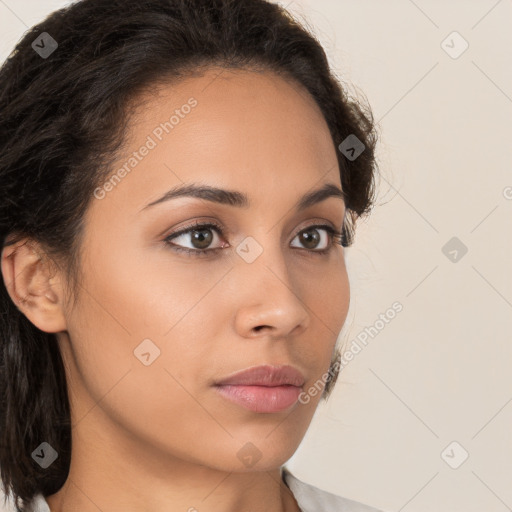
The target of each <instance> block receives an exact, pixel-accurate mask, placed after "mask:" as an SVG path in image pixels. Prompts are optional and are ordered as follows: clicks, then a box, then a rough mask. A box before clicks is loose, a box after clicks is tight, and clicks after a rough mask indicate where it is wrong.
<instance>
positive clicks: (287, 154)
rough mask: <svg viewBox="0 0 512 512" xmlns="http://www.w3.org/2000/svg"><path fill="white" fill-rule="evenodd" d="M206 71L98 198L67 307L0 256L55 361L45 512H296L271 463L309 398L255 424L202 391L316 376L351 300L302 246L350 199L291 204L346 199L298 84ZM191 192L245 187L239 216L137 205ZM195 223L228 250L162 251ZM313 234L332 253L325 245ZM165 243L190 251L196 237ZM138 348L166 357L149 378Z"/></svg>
mask: <svg viewBox="0 0 512 512" xmlns="http://www.w3.org/2000/svg"><path fill="white" fill-rule="evenodd" d="M217 75H219V69H214V68H212V69H210V70H208V71H207V72H206V73H205V74H204V75H203V76H201V77H194V78H189V79H187V80H186V81H184V82H181V83H180V84H178V85H173V86H172V87H171V86H167V87H165V86H162V87H160V88H159V89H155V90H153V91H152V92H151V93H150V94H148V96H147V98H146V100H147V101H146V103H145V105H144V108H143V109H140V110H139V111H138V113H137V115H136V117H135V118H134V119H133V121H132V123H131V125H130V128H131V131H130V137H129V145H128V146H127V153H131V152H132V151H135V150H137V149H139V148H140V147H141V146H142V145H143V144H144V142H145V141H146V139H147V136H148V135H149V134H151V133H152V131H153V130H154V128H155V126H157V125H158V124H159V123H160V122H163V121H165V120H167V119H169V117H170V115H171V114H172V112H173V111H174V110H175V109H176V108H179V107H180V106H181V105H183V104H185V103H186V102H187V100H188V99H189V98H190V97H194V98H196V99H197V101H198V104H197V106H196V107H195V108H194V109H192V111H191V112H190V113H189V114H188V115H187V116H186V117H184V118H183V119H182V120H180V123H179V125H177V126H176V127H175V128H174V129H173V131H172V132H171V133H169V134H166V135H164V136H163V139H162V141H161V142H159V143H158V145H157V147H156V148H155V149H153V150H151V151H150V152H149V154H148V155H147V156H146V157H145V158H144V159H142V161H140V162H139V163H138V165H137V166H136V167H135V168H134V169H133V170H132V171H131V172H130V173H129V174H127V175H126V176H125V177H124V178H123V179H122V181H121V182H120V183H119V184H117V186H116V187H115V188H114V189H113V190H112V191H110V192H109V193H108V194H106V196H105V197H104V198H103V199H101V200H100V199H95V198H93V199H92V201H91V204H90V207H89V209H88V211H87V214H86V219H85V221H86V222H85V231H84V239H83V241H82V245H81V267H80V268H81V272H82V278H81V285H80V287H79V290H78V291H80V295H79V300H78V303H77V305H76V307H75V308H72V307H71V305H70V300H69V297H67V296H66V293H65V289H66V288H65V284H66V283H65V277H64V275H63V274H61V273H60V272H59V271H58V270H55V269H53V270H52V267H51V265H50V264H49V263H48V260H47V259H46V258H45V257H44V256H45V255H44V252H42V249H41V248H40V247H39V246H38V245H37V244H36V243H35V242H33V241H30V240H28V242H29V243H26V244H20V245H18V246H16V247H8V248H5V249H4V251H3V254H2V272H3V275H4V280H5V282H6V283H9V287H8V289H9V293H10V295H11V297H12V298H13V300H14V301H15V303H16V304H17V305H18V307H19V308H20V309H21V310H22V311H23V313H24V314H25V315H26V316H27V317H28V318H29V320H30V321H31V322H32V323H34V325H36V326H37V327H38V328H40V329H41V330H43V331H45V332H53V333H56V335H57V338H58V341H59V346H60V349H61V353H62V356H63V359H64V364H65V367H66V374H67V379H68V387H69V396H70V403H71V410H72V425H73V428H72V443H73V451H72V459H71V467H70V473H69V477H68V479H67V481H66V483H65V485H64V486H63V487H62V488H61V489H60V490H59V491H58V492H57V493H56V494H53V495H51V496H48V497H47V501H48V503H49V505H50V508H51V511H52V512H61V511H66V512H69V511H74V510H80V511H81V512H89V511H91V512H92V511H94V512H97V511H98V510H102V511H107V510H108V511H111V512H114V511H116V512H117V511H125V510H130V511H134V512H138V511H148V512H149V511H152V512H163V511H165V512H170V511H171V512H173V511H189V512H192V511H195V510H197V511H199V512H201V511H208V512H221V511H222V512H230V511H240V510H250V511H251V512H263V511H265V512H281V511H286V512H291V511H298V510H299V508H298V506H297V502H296V501H295V499H294V497H293V495H292V493H291V492H290V491H289V489H288V488H287V487H286V486H285V485H284V483H283V482H282V480H281V466H282V465H283V464H284V463H285V462H286V461H287V460H288V459H289V458H290V457H291V456H292V455H293V454H294V452H295V451H296V449H297V448H298V446H299V444H300V442H301V441H302V439H303V437H304V435H305V433H306V431H307V429H308V426H309V425H310V422H311V420H312V417H313V414H314V412H315V409H316V408H317V405H318V403H319V401H320V393H318V394H317V395H316V396H312V397H311V399H310V401H309V402H308V403H307V404H302V403H300V402H297V403H296V404H295V405H294V406H292V407H291V408H290V409H288V410H286V411H285V412H280V413H255V412H252V411H249V410H246V409H245V408H242V407H241V406H239V405H236V404H233V403H231V402H229V401H227V400H226V399H225V398H223V397H222V396H220V395H219V394H218V392H217V391H216V390H215V389H214V388H213V387H212V383H213V382H214V381H216V380H220V379H221V378H225V377H226V376H228V375H229V374H231V373H234V372H235V371H238V370H241V369H244V368H248V367H250V366H255V365H260V364H273V365H280V364H290V365H292V366H295V367H296V368H298V369H299V370H300V371H301V372H302V373H303V374H304V375H305V377H306V384H305V385H304V387H303V388H304V389H308V388H309V387H310V386H312V385H313V384H314V383H315V382H317V381H318V379H320V378H321V377H322V375H324V374H325V373H326V372H327V371H328V368H329V364H330V361H331V357H332V355H333V350H334V348H335V342H336V339H337V336H338V334H339V332H340V330H341V328H342V327H343V324H344V322H345V319H346V316H347V312H348V307H349V300H350V291H349V281H348V276H347V272H346V267H345V260H344V250H343V247H342V246H341V245H338V244H334V246H333V247H332V249H331V251H330V252H329V253H328V254H327V255H319V254H316V253H315V252H314V250H315V246H314V244H312V245H310V246H308V245H304V243H303V241H302V242H301V239H300V237H299V236H297V235H298V234H299V233H300V232H301V231H302V230H303V229H305V228H307V227H308V226H309V225H313V224H315V223H317V222H316V221H318V223H320V224H325V223H327V224H331V225H332V226H333V227H334V228H335V229H337V230H338V231H340V230H341V228H342V224H343V217H344V214H345V205H344V202H343V200H342V199H340V198H335V197H330V198H328V199H326V200H324V201H322V202H321V203H318V204H315V205H313V206H311V207H310V208H308V209H306V210H304V211H302V212H300V213H297V212H296V211H295V205H296V203H297V201H298V199H299V198H300V197H301V196H302V195H303V194H305V193H307V192H310V191H311V190H313V189H316V188H320V187H321V186H322V185H323V184H325V183H331V184H334V185H337V186H338V187H339V188H340V189H341V182H340V176H339V169H338V162H337V158H336V148H335V146H334V143H333V141H332V138H331V136H330V133H329V130H328V127H327V124H326V122H325V120H324V118H323V116H322V114H321V112H320V110H319V109H318V107H317V106H316V104H315V103H314V100H313V99H312V98H311V97H310V96H309V95H308V94H307V92H306V91H305V90H303V89H302V88H301V87H300V86H299V85H298V84H296V83H290V82H289V81H285V80H284V79H282V78H280V77H278V76H277V75H274V74H272V73H270V72H264V73H258V72H254V71H249V70H244V71H241V70H238V71H228V70H223V72H222V74H221V75H219V76H217ZM216 77H217V78H216ZM155 140H156V139H155ZM125 161H126V156H123V157H122V158H120V159H119V160H118V162H117V164H118V165H119V166H121V165H122V164H123V163H124V162H125ZM117 168H118V167H114V169H117ZM191 182H195V183H198V182H200V183H202V184H205V183H207V184H209V185H212V186H217V187H221V188H226V189H233V190H237V191H240V192H243V193H245V194H247V196H248V197H249V200H250V207H248V208H237V207H234V206H229V205H221V204H217V203H213V202H210V201H206V200H202V199H197V198H191V197H181V198H178V199H173V200H170V201H167V202H162V203H160V204H157V205H155V206H152V207H150V208H147V209H145V210H142V209H143V208H144V206H146V205H147V204H148V203H150V202H152V201H154V200H156V199H157V198H159V197H160V196H162V195H163V194H164V193H165V192H166V191H167V190H169V189H170V188H172V187H174V186H176V185H181V184H182V183H191ZM141 210H142V211H141ZM195 220H199V221H202V222H207V221H211V220H214V221H216V222H217V223H219V224H220V225H221V226H222V228H223V234H220V233H218V232H216V231H215V230H212V231H210V232H209V234H210V235H211V236H213V237H214V238H213V239H212V242H211V244H210V246H208V248H210V247H221V245H222V243H223V242H224V243H225V244H226V247H225V248H224V249H221V250H219V251H217V252H216V253H211V254H210V255H209V256H207V257H188V256H187V255H186V254H183V253H176V252H174V251H173V250H172V249H171V246H169V245H167V244H166V243H165V242H164V238H165V237H166V236H168V235H169V234H171V232H175V231H178V229H181V228H183V227H188V226H189V225H190V224H191V223H192V222H193V221H195ZM313 231H315V230H313ZM316 232H317V234H319V235H321V236H322V241H320V242H319V245H318V247H319V248H325V247H327V246H328V245H329V243H330V240H329V236H330V235H329V234H328V233H326V232H325V231H323V230H322V229H319V230H317V231H316ZM207 234H208V233H207ZM248 236H251V237H253V238H254V239H255V240H256V241H257V242H258V243H259V245H260V246H261V247H262V248H263V252H262V253H261V254H260V255H259V257H257V258H256V260H255V261H253V262H252V263H247V261H245V260H244V259H243V258H241V257H240V256H239V255H238V253H237V252H236V248H237V246H238V245H239V244H240V243H241V242H242V241H243V240H244V239H245V238H246V237H248ZM172 242H173V243H176V244H178V245H181V246H182V247H186V248H191V249H194V248H199V247H201V246H200V245H197V243H196V245H193V242H194V240H193V236H192V234H191V233H189V234H186V235H182V236H181V237H180V238H179V239H174V240H172ZM203 247H204V245H203ZM259 326H260V327H261V328H260V329H257V327H259ZM146 338H149V339H151V340H152V342H153V343H154V344H155V345H157V346H158V348H159V349H160V351H161V353H160V356H159V357H158V358H156V359H155V360H154V362H152V363H151V364H150V365H149V366H145V365H143V364H142V363H141V362H140V360H139V359H138V358H137V357H135V356H134V350H135V349H136V348H137V346H138V345H139V344H140V343H141V342H142V340H144V339H146ZM248 442H250V443H252V444H253V445H255V446H256V447H257V449H258V450H259V452H260V454H261V459H260V460H259V461H258V462H257V463H256V464H255V465H253V466H252V467H247V466H246V465H244V464H243V463H242V462H241V460H240V459H239V458H238V457H237V453H238V452H239V450H240V449H241V448H242V447H243V446H244V445H246V443H248Z"/></svg>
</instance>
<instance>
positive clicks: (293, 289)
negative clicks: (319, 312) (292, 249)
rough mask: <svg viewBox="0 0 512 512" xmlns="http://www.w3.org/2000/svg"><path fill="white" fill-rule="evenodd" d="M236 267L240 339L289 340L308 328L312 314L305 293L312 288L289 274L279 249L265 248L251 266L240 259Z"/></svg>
mask: <svg viewBox="0 0 512 512" xmlns="http://www.w3.org/2000/svg"><path fill="white" fill-rule="evenodd" d="M236 267H237V268H235V269H234V271H233V272H232V274H233V275H232V279H234V280H235V282H236V283H237V287H236V292H235V293H234V295H233V300H234V302H235V304H236V306H235V307H236V318H235V328H236V330H237V333H238V334H239V335H240V336H242V337H246V338H251V337H258V336H271V337H272V338H276V339H277V338H287V337H290V336H291V335H297V334H299V333H300V332H303V331H304V330H305V329H307V327H308V325H309V323H310V320H311V316H310V315H311V313H310V310H309V308H308V307H307V305H306V304H305V302H304V297H303V296H302V294H303V292H304V290H307V287H308V286H312V285H311V284H308V283H307V277H305V276H302V277H300V278H299V277H297V276H295V275H293V273H292V272H290V271H289V269H288V268H287V266H286V262H285V260H284V257H283V255H282V254H280V251H279V250H276V251H270V250H268V249H266V250H265V251H263V253H262V254H261V255H260V256H259V257H258V258H257V259H256V260H255V261H253V262H252V263H247V262H246V261H244V260H242V259H241V260H240V261H238V262H237V263H236ZM298 280H300V282H298Z"/></svg>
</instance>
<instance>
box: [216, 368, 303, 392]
mask: <svg viewBox="0 0 512 512" xmlns="http://www.w3.org/2000/svg"><path fill="white" fill-rule="evenodd" d="M305 381H306V379H305V378H304V375H302V373H301V372H300V371H299V370H297V369H296V368H294V367H293V366H289V365H283V366H271V365H262V366H252V367H251V368H247V369H245V370H241V371H238V372H236V373H234V374H232V375H230V376H229V377H226V378H225V379H222V380H221V381H218V382H216V383H215V384H216V385H218V386H223V385H233V386H237V385H238V386H240V385H242V386H243V385H245V386H268V387H273V386H284V385H291V386H298V387H301V386H303V385H304V383H305Z"/></svg>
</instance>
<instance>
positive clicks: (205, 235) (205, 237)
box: [164, 223, 341, 255]
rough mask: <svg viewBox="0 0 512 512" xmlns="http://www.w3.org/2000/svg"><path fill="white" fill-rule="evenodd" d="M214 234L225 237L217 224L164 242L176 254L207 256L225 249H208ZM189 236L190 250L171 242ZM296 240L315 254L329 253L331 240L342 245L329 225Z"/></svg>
mask: <svg viewBox="0 0 512 512" xmlns="http://www.w3.org/2000/svg"><path fill="white" fill-rule="evenodd" d="M322 231H323V232H324V234H323V235H322V234H321V232H322ZM213 232H216V233H218V234H220V235H221V236H223V232H222V228H221V227H220V226H217V225H216V224H211V223H208V224H195V225H193V226H191V227H189V228H186V229H184V230H181V231H179V232H177V233H172V234H171V235H169V236H168V237H167V238H165V240H164V241H165V243H167V244H168V245H169V246H170V247H171V249H172V250H174V251H176V252H186V253H188V254H189V255H198V254H205V253H210V252H214V251H218V250H220V249H222V248H223V247H225V245H223V246H222V247H213V248H208V247H209V246H210V245H211V244H212V243H213V241H214V238H215V237H214V236H213V235H212V233H213ZM189 235H193V236H192V240H191V243H192V247H190V248H187V247H183V246H181V245H180V244H176V243H174V242H171V240H179V239H180V238H181V237H187V236H189ZM295 238H299V239H300V243H302V244H303V245H305V249H307V250H310V251H311V252H315V253H325V252H328V251H329V250H330V248H331V247H333V245H334V240H333V241H332V242H331V243H329V240H331V239H337V240H336V242H337V243H339V244H340V245H341V233H340V232H338V231H336V230H335V229H334V228H333V227H332V226H329V225H314V226H308V227H307V228H305V229H303V230H302V231H300V232H299V233H298V234H297V235H296V236H295V237H294V239H295ZM187 241H188V240H187ZM319 244H321V245H322V246H321V247H320V248H318V245H319ZM299 248H300V246H299Z"/></svg>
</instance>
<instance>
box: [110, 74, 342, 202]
mask: <svg viewBox="0 0 512 512" xmlns="http://www.w3.org/2000/svg"><path fill="white" fill-rule="evenodd" d="M128 128H129V130H128V133H127V146H126V147H127V148H128V150H127V152H126V153H125V154H123V155H122V156H121V157H120V158H119V159H118V161H116V163H115V164H114V167H113V171H114V172H115V170H116V169H119V168H120V167H121V166H122V165H123V164H126V163H127V162H128V159H129V157H130V155H131V154H132V152H133V151H137V150H138V149H142V148H143V147H144V146H146V147H151V149H150V150H149V151H148V150H145V151H144V153H145V154H144V156H143V157H142V158H140V156H139V157H138V158H137V161H136V162H132V163H135V164H136V165H134V166H133V167H132V168H130V170H129V172H128V173H123V174H126V178H123V182H122V183H120V185H119V186H116V189H117V188H118V190H119V191H121V189H122V188H124V189H125V190H124V193H127V194H130V195H131V196H132V201H131V202H132V204H133V205H134V207H137V208H141V207H142V206H144V204H146V203H148V202H149V201H151V200H152V199H154V198H155V197H156V196H157V195H161V193H162V191H164V190H165V189H167V188H170V187H172V186H176V185H179V184H183V183H187V182H195V183H200V182H202V183H208V184H211V185H216V186H218V187H224V188H231V189H238V190H243V191H245V192H246V193H247V194H248V195H249V196H251V197H252V196H254V197H255V199H256V202H257V199H258V198H257V197H256V196H257V195H259V196H260V200H264V197H265V195H270V196H272V197H273V199H272V200H274V199H275V193H276V192H277V193H278V194H279V196H280V199H283V201H284V200H285V199H286V196H290V199H295V198H296V197H297V195H299V194H300V195H302V194H303V193H304V192H305V191H307V190H308V189H309V188H318V187H319V186H320V185H321V184H322V183H324V182H327V181H328V182H331V183H332V182H335V183H340V179H339V170H338V162H337V157H336V150H335V146H334V143H333V141H332V138H331V135H330V132H329V129H328V126H327V124H326V122H325V119H324V117H323V115H322V113H321V111H320V109H319V107H318V106H317V104H316V103H315V101H314V99H313V98H312V97H311V96H310V94H309V93H308V92H307V91H306V90H305V89H304V88H303V87H302V86H300V84H298V83H296V82H294V81H291V80H289V79H285V78H283V77H281V76H279V75H277V74H275V73H273V72H269V71H265V72H262V71H254V70H225V69H222V68H211V69H209V70H207V71H206V72H204V74H202V75H201V76H191V77H188V78H186V79H184V80H182V81H180V82H179V83H175V84H173V85H164V84H159V85H158V87H154V88H152V89H149V90H148V91H146V93H145V94H144V95H143V96H141V97H140V99H139V102H138V104H137V108H136V109H135V111H134V114H133V115H132V117H131V120H130V123H129V127H128ZM129 167H130V166H128V167H126V168H127V169H128V168H129ZM118 190H116V194H117V192H118ZM117 196H118V197H120V196H121V193H119V194H117Z"/></svg>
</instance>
